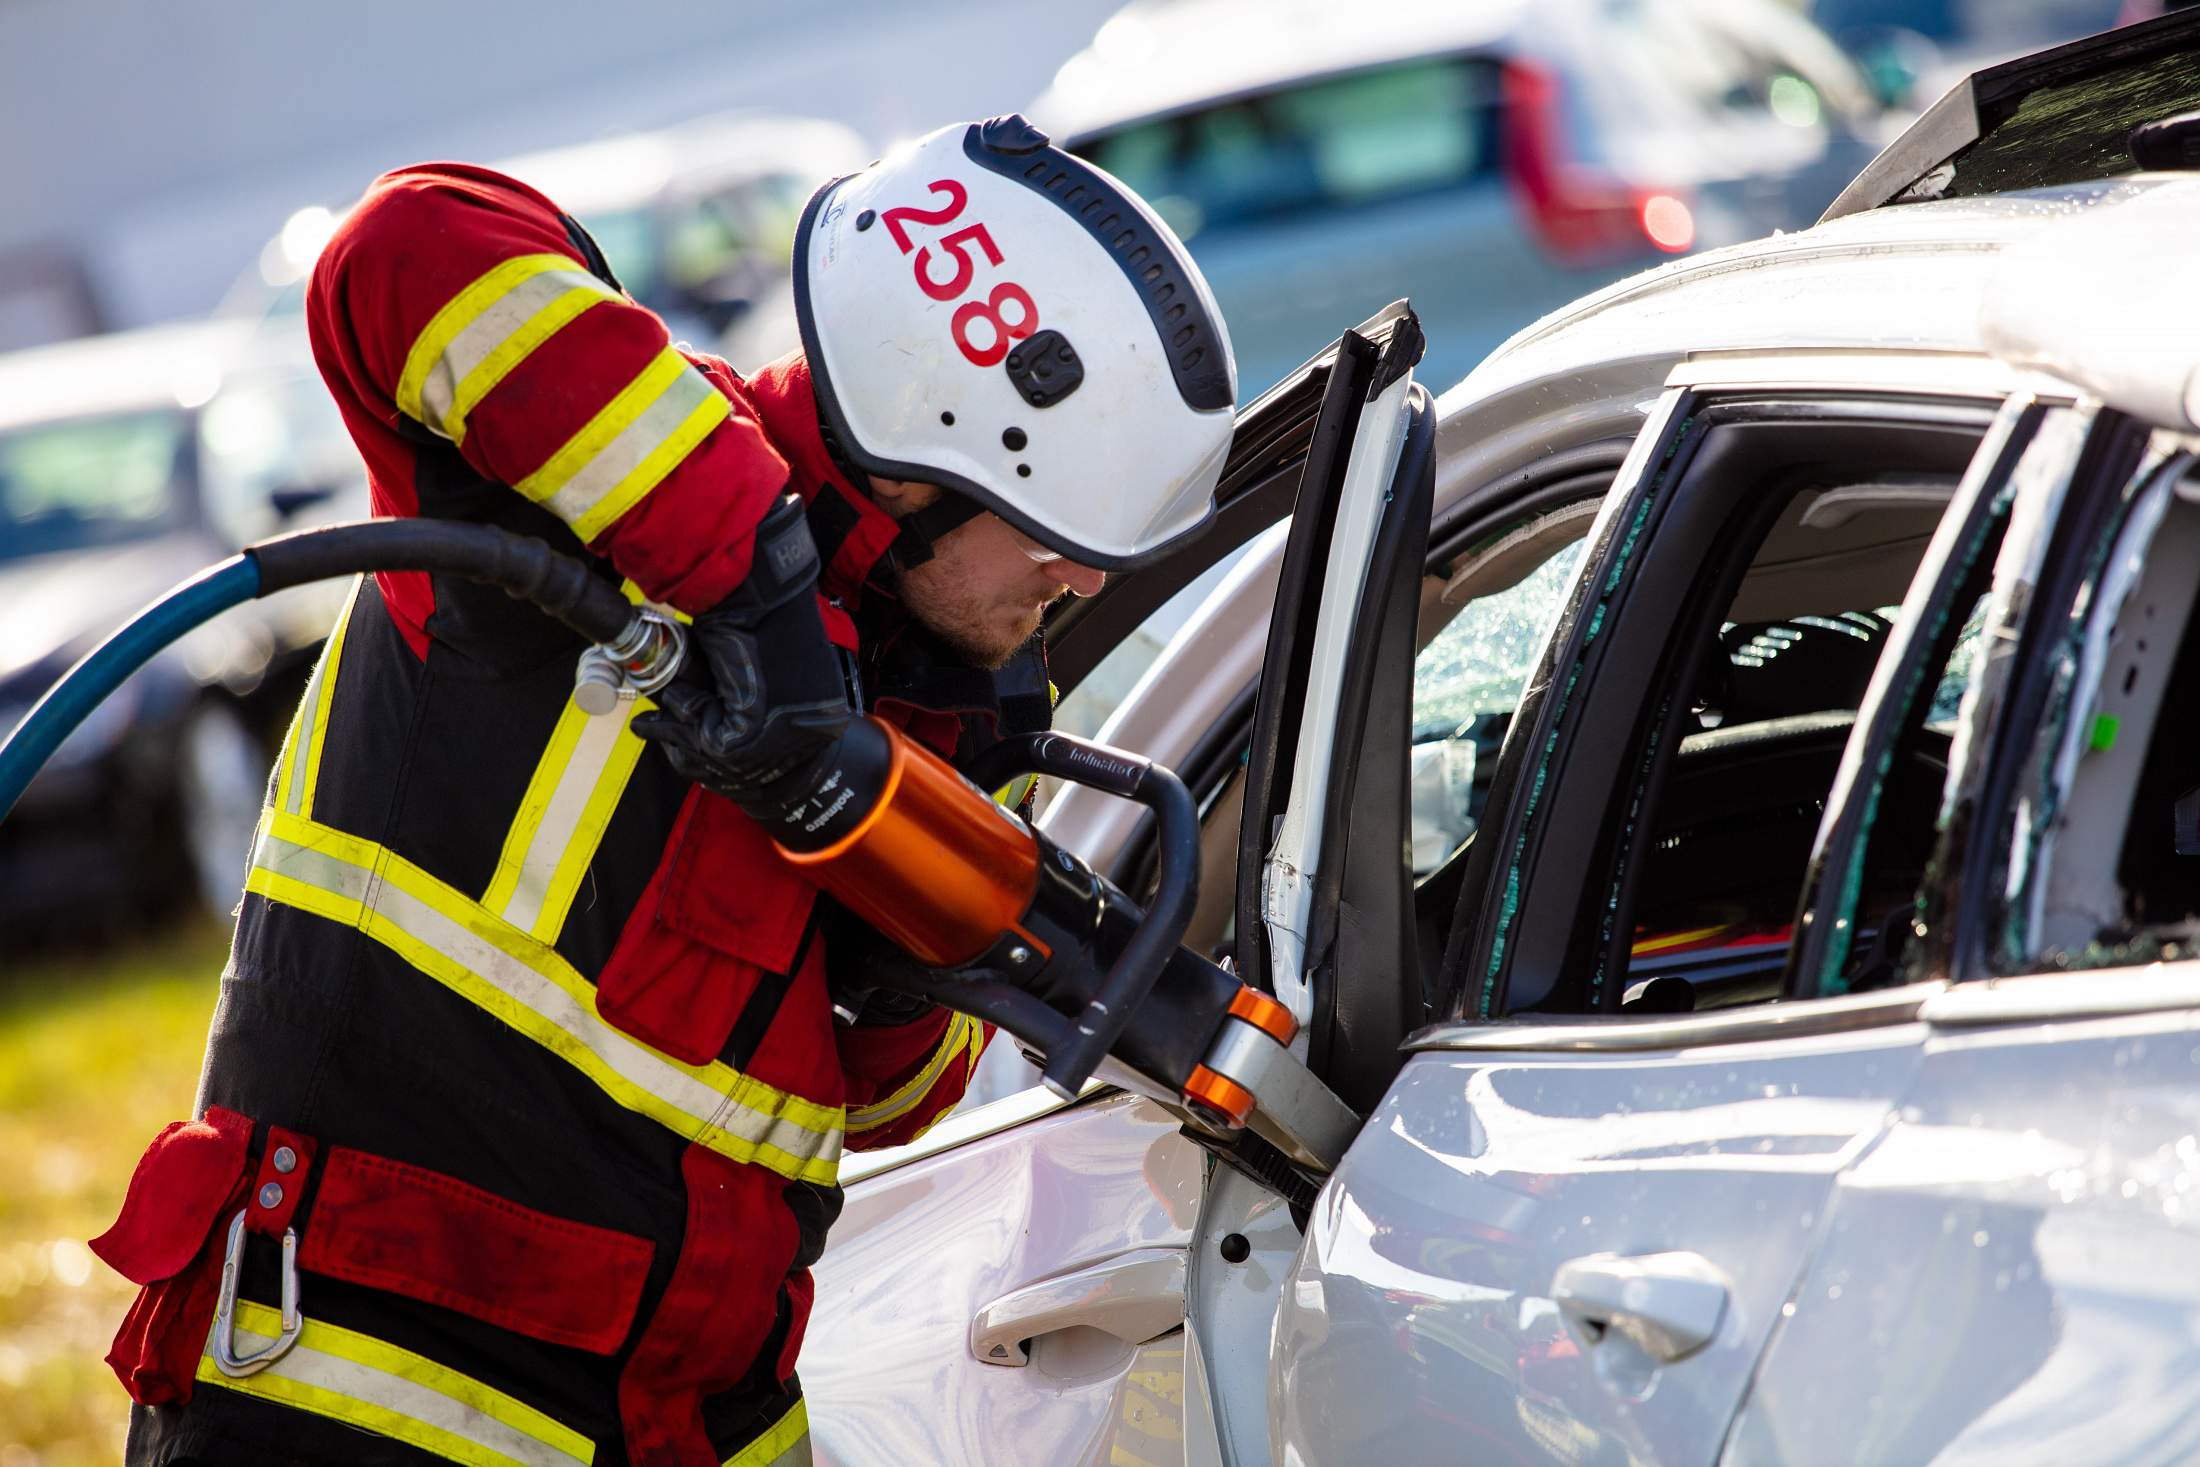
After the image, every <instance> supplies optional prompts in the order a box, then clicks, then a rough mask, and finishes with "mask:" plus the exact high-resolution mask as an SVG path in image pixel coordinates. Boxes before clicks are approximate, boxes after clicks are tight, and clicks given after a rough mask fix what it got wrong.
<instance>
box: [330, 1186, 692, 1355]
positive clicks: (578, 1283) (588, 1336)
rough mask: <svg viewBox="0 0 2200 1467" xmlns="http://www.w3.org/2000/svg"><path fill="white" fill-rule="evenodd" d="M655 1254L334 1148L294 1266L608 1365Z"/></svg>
mask: <svg viewBox="0 0 2200 1467" xmlns="http://www.w3.org/2000/svg"><path fill="white" fill-rule="evenodd" d="M654 1252H655V1250H654V1248H653V1246H652V1245H651V1243H650V1241H649V1240H648V1239H647V1238H638V1237H635V1236H633V1235H632V1234H629V1233H621V1232H617V1231H614V1230H613V1229H610V1228H602V1227H596V1226H594V1225H593V1224H589V1223H582V1222H575V1221H573V1220H571V1219H569V1218H562V1217H555V1216H552V1215H551V1214H549V1213H546V1212H537V1211H535V1210H534V1209H532V1208H527V1207H522V1206H520V1205H519V1204H518V1203H516V1202H512V1201H509V1200H507V1199H505V1198H503V1197H499V1196H497V1195H496V1194H495V1193H493V1192H487V1191H484V1190H482V1189H481V1188H479V1187H476V1186H473V1185H471V1184H470V1183H466V1182H462V1181H460V1180H458V1178H456V1177H450V1176H445V1175H444V1174H443V1173H441V1172H434V1171H430V1170H428V1169H427V1168H426V1167H419V1166H413V1165H410V1164H408V1163H405V1162H399V1161H391V1160H389V1159H388V1158H386V1157H380V1156H370V1155H368V1154H367V1153H365V1152H362V1151H353V1150H350V1149H349V1148H345V1147H338V1148H336V1149H334V1150H332V1151H331V1152H330V1153H329V1156H328V1160H327V1161H326V1162H325V1163H323V1166H322V1171H321V1181H320V1189H319V1191H317V1192H316V1193H315V1194H314V1201H313V1215H312V1217H311V1218H310V1219H309V1220H308V1223H307V1226H306V1229H305V1241H304V1244H303V1245H302V1246H301V1247H300V1249H299V1253H298V1263H299V1266H300V1267H302V1268H304V1269H305V1270H307V1271H308V1272H309V1273H317V1274H324V1275H326V1276H328V1277H330V1278H335V1279H342V1280H344V1281H345V1282H346V1283H354V1284H363V1285H365V1286H366V1287H368V1288H373V1289H381V1290H384V1291H386V1292H388V1293H392V1294H398V1295H402V1296H403V1297H405V1298H407V1299H416V1300H419V1301H420V1302H421V1303H424V1304H435V1305H440V1306H441V1307H443V1308H445V1309H454V1310H456V1311H458V1312H459V1313H461V1314H464V1315H468V1316H470V1317H472V1318H474V1319H478V1320H481V1321H482V1322H483V1323H485V1324H493V1325H495V1326H497V1327H498V1328H499V1329H507V1330H510V1331H512V1332H513V1333H514V1334H519V1335H525V1336H526V1337H528V1338H529V1339H534V1340H543V1341H546V1342H548V1343H550V1344H553V1345H571V1346H573V1347H574V1348H576V1349H580V1350H587V1351H590V1352H592V1353H594V1354H597V1355H609V1354H611V1353H612V1352H614V1351H615V1350H617V1349H618V1348H619V1346H620V1344H621V1343H622V1342H623V1341H624V1340H625V1339H626V1334H627V1328H628V1326H630V1325H631V1324H632V1323H633V1322H634V1312H635V1309H636V1308H637V1307H638V1306H639V1305H640V1303H641V1297H642V1285H643V1283H644V1282H645V1280H646V1279H647V1278H648V1276H649V1264H650V1259H651V1258H652V1257H653V1256H654Z"/></svg>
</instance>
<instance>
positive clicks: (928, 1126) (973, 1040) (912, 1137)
mask: <svg viewBox="0 0 2200 1467" xmlns="http://www.w3.org/2000/svg"><path fill="white" fill-rule="evenodd" d="M984 1053H985V1025H983V1024H981V1023H979V1022H978V1021H977V1020H975V1019H973V1020H971V1022H970V1049H969V1058H968V1059H966V1060H964V1061H963V1084H964V1085H965V1086H967V1085H969V1083H970V1077H971V1076H973V1075H975V1074H977V1073H978V1058H979V1056H980V1055H982V1054H984ZM954 1109H955V1108H954V1107H953V1106H946V1107H944V1108H942V1109H941V1110H939V1111H938V1112H937V1113H935V1114H934V1115H933V1117H932V1119H930V1120H928V1121H926V1122H925V1123H924V1124H923V1125H921V1126H919V1127H917V1128H916V1130H914V1131H911V1132H910V1133H909V1141H907V1142H903V1143H902V1144H903V1145H908V1144H909V1143H910V1142H915V1141H922V1140H923V1139H924V1138H925V1136H926V1135H927V1134H929V1133H930V1132H931V1130H932V1128H933V1127H934V1126H936V1125H938V1124H939V1123H940V1122H941V1121H944V1120H946V1119H947V1117H948V1116H949V1115H950V1114H951V1113H952V1112H953V1111H954Z"/></svg>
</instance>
